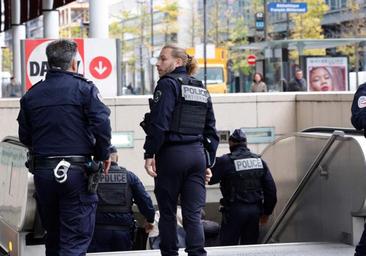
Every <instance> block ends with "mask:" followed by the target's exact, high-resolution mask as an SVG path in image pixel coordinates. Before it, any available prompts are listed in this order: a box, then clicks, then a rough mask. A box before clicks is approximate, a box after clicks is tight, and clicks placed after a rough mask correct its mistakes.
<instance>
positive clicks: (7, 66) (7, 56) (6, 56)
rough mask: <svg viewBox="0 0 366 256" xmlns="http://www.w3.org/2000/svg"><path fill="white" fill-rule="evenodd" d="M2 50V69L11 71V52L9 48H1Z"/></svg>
mask: <svg viewBox="0 0 366 256" xmlns="http://www.w3.org/2000/svg"><path fill="white" fill-rule="evenodd" d="M2 51H3V63H2V69H3V70H2V71H7V72H10V73H11V70H12V59H13V56H12V52H11V51H10V48H2Z"/></svg>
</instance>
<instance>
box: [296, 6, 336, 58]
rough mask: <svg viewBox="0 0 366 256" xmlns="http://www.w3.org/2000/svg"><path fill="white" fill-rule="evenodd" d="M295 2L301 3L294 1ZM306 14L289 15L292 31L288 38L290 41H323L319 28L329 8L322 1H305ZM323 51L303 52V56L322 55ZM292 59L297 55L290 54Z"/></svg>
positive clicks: (322, 33) (321, 29)
mask: <svg viewBox="0 0 366 256" xmlns="http://www.w3.org/2000/svg"><path fill="white" fill-rule="evenodd" d="M295 2H303V1H302V0H296V1H295ZM306 3H307V7H308V8H307V12H306V13H299V14H290V20H292V22H293V29H292V31H291V36H290V38H292V39H323V38H324V31H323V28H322V27H321V23H320V22H321V20H322V19H323V17H324V14H325V13H326V12H327V11H328V9H329V7H328V5H327V4H325V1H324V0H307V1H306ZM324 53H325V52H324V49H315V50H305V51H304V55H324ZM291 57H292V58H296V57H297V53H291Z"/></svg>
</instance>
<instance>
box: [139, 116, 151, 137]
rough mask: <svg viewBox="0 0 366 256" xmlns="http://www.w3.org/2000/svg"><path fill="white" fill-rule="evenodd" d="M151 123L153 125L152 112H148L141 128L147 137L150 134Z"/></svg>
mask: <svg viewBox="0 0 366 256" xmlns="http://www.w3.org/2000/svg"><path fill="white" fill-rule="evenodd" d="M150 123H151V119H150V112H148V113H145V116H144V120H143V121H142V122H141V123H140V126H141V127H142V129H143V130H144V132H145V133H146V135H148V134H149V132H150Z"/></svg>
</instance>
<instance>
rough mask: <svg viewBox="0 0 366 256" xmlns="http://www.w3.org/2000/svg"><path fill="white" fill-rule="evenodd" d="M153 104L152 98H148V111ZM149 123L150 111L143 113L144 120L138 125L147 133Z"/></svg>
mask: <svg viewBox="0 0 366 256" xmlns="http://www.w3.org/2000/svg"><path fill="white" fill-rule="evenodd" d="M153 104H154V101H153V99H151V98H150V99H149V107H150V111H151V108H152V106H153ZM150 124H151V118H150V112H147V113H145V115H144V120H143V121H142V122H141V123H140V126H141V127H142V129H143V130H144V132H145V133H146V135H147V134H149V132H150Z"/></svg>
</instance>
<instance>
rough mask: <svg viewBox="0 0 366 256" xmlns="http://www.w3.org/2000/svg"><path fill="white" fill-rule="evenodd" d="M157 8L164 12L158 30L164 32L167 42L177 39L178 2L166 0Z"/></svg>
mask: <svg viewBox="0 0 366 256" xmlns="http://www.w3.org/2000/svg"><path fill="white" fill-rule="evenodd" d="M156 10H158V11H160V12H162V13H163V14H164V18H163V21H162V26H161V27H160V29H159V28H158V29H157V30H158V32H160V33H163V34H164V38H165V43H168V42H169V41H176V35H177V32H178V24H177V18H178V2H177V1H176V0H173V1H172V0H164V3H163V4H162V5H158V6H156Z"/></svg>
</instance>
